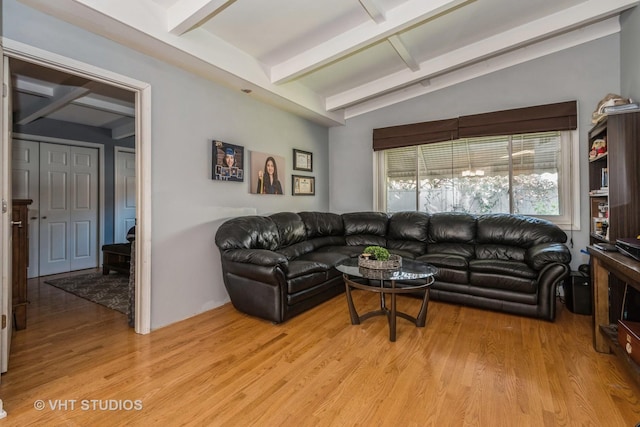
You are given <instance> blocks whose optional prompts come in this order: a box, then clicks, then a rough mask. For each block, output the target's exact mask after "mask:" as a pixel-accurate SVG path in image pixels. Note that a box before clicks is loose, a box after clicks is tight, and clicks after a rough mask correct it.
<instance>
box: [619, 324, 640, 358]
mask: <svg viewBox="0 0 640 427" xmlns="http://www.w3.org/2000/svg"><path fill="white" fill-rule="evenodd" d="M618 343H619V344H620V346H621V347H622V349H623V350H624V351H626V352H627V354H628V355H629V357H630V358H631V360H633V361H634V362H636V363H638V364H640V322H630V321H628V320H618Z"/></svg>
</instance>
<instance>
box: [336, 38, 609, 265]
mask: <svg viewBox="0 0 640 427" xmlns="http://www.w3.org/2000/svg"><path fill="white" fill-rule="evenodd" d="M619 43H620V36H619V35H618V34H616V35H612V36H609V37H606V38H603V39H600V40H596V41H594V42H591V43H588V44H584V45H581V46H577V47H574V48H572V49H568V50H565V51H562V52H559V53H556V54H553V55H549V56H546V57H544V58H540V59H536V60H533V61H530V62H527V63H524V64H520V65H517V66H514V67H511V68H508V69H505V70H502V71H498V72H495V73H493V74H490V75H486V76H483V77H479V78H476V79H473V80H470V81H467V82H465V83H462V84H458V85H456V86H453V87H450V88H446V89H442V90H439V91H436V92H433V93H431V94H427V95H423V96H421V97H419V98H414V99H412V100H408V101H405V102H403V103H400V104H396V105H393V106H390V107H387V108H384V109H381V110H378V111H374V112H371V113H368V114H365V115H362V116H358V117H355V118H353V119H350V120H348V121H347V124H346V126H343V127H335V128H331V129H330V131H329V153H330V165H331V169H330V177H331V178H330V184H329V188H330V195H331V197H330V208H331V210H332V211H335V212H347V211H358V210H368V209H372V208H373V186H372V179H371V177H372V176H373V151H372V148H371V144H372V130H373V129H374V128H380V127H385V126H394V125H400V124H407V123H417V122H423V121H429V120H438V119H444V118H450V117H457V116H460V115H466V114H476V113H484V112H490V111H498V110H504V109H510V108H518V107H526V106H531V105H541V104H549V103H554V102H561V101H569V100H577V101H578V115H579V117H578V126H579V128H578V130H579V138H580V140H579V146H580V154H579V155H580V188H581V191H580V206H581V215H580V220H581V225H582V227H581V229H580V230H574V231H573V233H571V232H568V234H572V235H573V242H574V247H573V249H572V253H573V263H572V264H573V266H574V268H576V267H577V265H579V264H582V263H585V262H588V257H587V256H585V255H583V254H581V253H580V249H584V248H586V245H587V244H588V235H589V227H588V225H589V222H588V221H589V213H588V199H587V197H586V194H587V192H588V188H587V185H588V184H587V181H588V175H587V159H588V141H587V134H588V130H589V129H590V128H591V126H592V124H591V113H592V112H593V110H594V109H595V108H596V105H597V104H598V101H600V99H602V97H604V96H605V95H606V94H607V93H609V92H614V93H618V92H619V91H620V73H619V65H618V64H620V54H619Z"/></svg>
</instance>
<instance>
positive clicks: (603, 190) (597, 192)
mask: <svg viewBox="0 0 640 427" xmlns="http://www.w3.org/2000/svg"><path fill="white" fill-rule="evenodd" d="M589 195H590V196H608V195H609V188H608V187H605V188H600V189H599V190H591V191H589Z"/></svg>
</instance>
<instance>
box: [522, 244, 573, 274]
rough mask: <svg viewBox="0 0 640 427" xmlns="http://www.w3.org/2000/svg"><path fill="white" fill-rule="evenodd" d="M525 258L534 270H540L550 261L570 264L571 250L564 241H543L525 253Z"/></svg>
mask: <svg viewBox="0 0 640 427" xmlns="http://www.w3.org/2000/svg"><path fill="white" fill-rule="evenodd" d="M524 260H525V262H526V263H527V265H529V267H531V268H532V269H533V270H536V271H540V270H542V268H544V266H545V265H547V264H550V263H556V262H557V263H561V264H569V263H570V262H571V252H569V248H567V246H566V245H564V244H562V243H541V244H539V245H535V246H532V247H530V248H529V249H528V250H527V252H526V253H525V255H524Z"/></svg>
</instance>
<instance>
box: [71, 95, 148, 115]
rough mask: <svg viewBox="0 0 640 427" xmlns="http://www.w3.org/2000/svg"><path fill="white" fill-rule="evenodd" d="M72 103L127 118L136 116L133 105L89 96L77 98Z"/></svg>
mask: <svg viewBox="0 0 640 427" xmlns="http://www.w3.org/2000/svg"><path fill="white" fill-rule="evenodd" d="M73 103H74V104H75V105H81V106H83V107H89V108H93V109H96V110H101V111H105V112H107V113H113V114H121V115H124V116H128V117H135V115H136V108H135V105H134V104H133V103H130V102H123V103H122V104H120V103H116V102H112V101H107V100H105V99H101V98H97V97H94V96H93V95H91V94H89V95H87V96H84V97H82V98H78V99H76V100H75V101H73Z"/></svg>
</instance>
